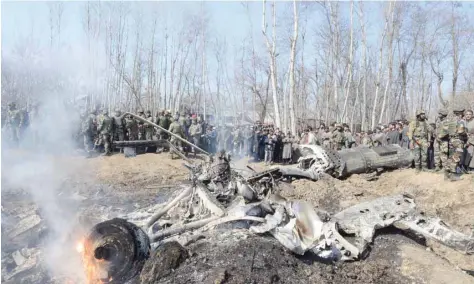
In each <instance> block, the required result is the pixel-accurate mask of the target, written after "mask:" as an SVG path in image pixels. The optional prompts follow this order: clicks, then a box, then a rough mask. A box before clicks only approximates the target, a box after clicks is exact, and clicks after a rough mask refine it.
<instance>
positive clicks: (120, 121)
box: [112, 109, 125, 153]
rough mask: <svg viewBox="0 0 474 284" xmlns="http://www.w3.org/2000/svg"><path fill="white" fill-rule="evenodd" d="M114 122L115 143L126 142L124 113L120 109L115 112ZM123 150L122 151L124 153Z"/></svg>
mask: <svg viewBox="0 0 474 284" xmlns="http://www.w3.org/2000/svg"><path fill="white" fill-rule="evenodd" d="M112 120H113V131H112V132H113V135H112V137H113V139H112V140H113V141H124V140H125V121H124V118H123V116H122V112H121V111H120V110H119V109H116V110H115V113H114V116H113V117H112ZM122 151H123V149H122V148H121V149H120V152H121V153H122Z"/></svg>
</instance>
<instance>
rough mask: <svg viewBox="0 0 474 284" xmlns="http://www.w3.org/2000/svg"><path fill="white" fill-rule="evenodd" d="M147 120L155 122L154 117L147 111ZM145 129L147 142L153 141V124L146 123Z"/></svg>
mask: <svg viewBox="0 0 474 284" xmlns="http://www.w3.org/2000/svg"><path fill="white" fill-rule="evenodd" d="M146 120H148V121H150V122H153V120H154V119H153V116H152V115H151V111H149V110H147V111H146ZM144 128H145V139H146V140H153V132H154V127H153V125H151V124H147V123H145V125H144Z"/></svg>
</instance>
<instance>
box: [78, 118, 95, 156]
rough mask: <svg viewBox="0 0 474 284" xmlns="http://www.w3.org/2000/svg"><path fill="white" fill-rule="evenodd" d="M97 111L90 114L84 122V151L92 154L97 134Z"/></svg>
mask: <svg viewBox="0 0 474 284" xmlns="http://www.w3.org/2000/svg"><path fill="white" fill-rule="evenodd" d="M96 119H97V118H96V115H95V111H91V112H89V114H88V115H85V116H84V118H83V120H82V125H81V128H82V129H81V130H82V136H83V138H84V150H85V151H86V152H87V153H90V152H91V150H92V149H93V143H94V140H95V136H96V133H97V120H96Z"/></svg>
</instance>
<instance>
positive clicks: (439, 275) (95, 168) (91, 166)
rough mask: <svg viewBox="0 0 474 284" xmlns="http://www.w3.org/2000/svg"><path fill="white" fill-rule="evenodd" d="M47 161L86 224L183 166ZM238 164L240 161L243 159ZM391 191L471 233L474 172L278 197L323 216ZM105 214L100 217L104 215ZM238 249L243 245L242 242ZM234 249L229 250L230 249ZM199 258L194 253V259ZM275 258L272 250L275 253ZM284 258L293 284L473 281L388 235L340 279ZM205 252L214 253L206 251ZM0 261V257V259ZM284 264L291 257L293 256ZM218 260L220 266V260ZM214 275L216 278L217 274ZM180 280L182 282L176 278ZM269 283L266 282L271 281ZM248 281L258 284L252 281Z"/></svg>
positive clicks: (439, 256)
mask: <svg viewBox="0 0 474 284" xmlns="http://www.w3.org/2000/svg"><path fill="white" fill-rule="evenodd" d="M54 159H55V162H56V163H58V164H62V163H64V165H66V164H67V166H68V167H70V168H71V169H72V170H71V174H70V175H69V178H68V181H67V184H68V187H67V188H65V189H64V190H65V191H69V194H73V195H74V196H76V197H77V196H79V197H78V198H76V199H78V200H80V202H81V204H82V205H83V207H84V208H85V209H83V210H82V211H81V212H83V213H84V212H89V213H88V214H89V215H90V216H89V217H90V219H89V220H88V222H87V223H89V224H93V222H97V221H99V220H100V219H101V218H102V219H103V218H110V217H113V216H114V214H118V213H124V212H127V211H131V210H134V209H136V208H138V207H140V206H149V205H152V204H154V203H160V202H163V201H165V200H166V198H167V196H169V194H171V193H172V192H173V190H175V186H176V185H178V184H180V183H183V181H184V180H185V179H186V178H187V176H188V171H187V169H186V168H185V167H183V165H182V164H183V161H182V160H180V159H176V160H171V159H170V158H169V156H168V155H167V154H144V155H138V156H137V157H134V158H124V157H123V155H118V154H117V155H113V156H110V157H97V158H91V159H85V158H83V157H80V156H77V157H62V158H57V157H56V158H54ZM239 163H245V161H240V162H239ZM2 166H3V165H2ZM251 166H252V167H253V168H255V169H264V168H265V167H264V166H263V165H261V164H252V165H251ZM2 179H3V177H2ZM397 193H409V194H411V195H412V196H413V197H414V198H415V201H416V203H417V205H418V208H419V209H420V210H423V211H424V212H426V213H427V214H429V215H436V216H439V217H440V218H442V219H443V220H444V221H446V222H447V223H448V224H450V225H451V226H452V227H453V228H455V229H457V230H459V231H461V232H463V233H465V234H471V233H472V232H473V229H474V175H465V176H463V179H462V180H461V181H458V182H448V181H444V179H443V175H442V174H436V173H425V172H423V173H420V174H416V173H415V171H413V170H410V169H405V170H399V171H393V172H387V173H382V175H381V176H380V177H379V179H378V180H375V181H367V180H365V179H364V178H363V177H362V176H358V175H354V176H351V177H350V178H348V179H346V180H337V179H332V178H327V179H324V180H320V181H318V182H312V181H308V180H297V181H294V182H293V183H292V187H285V190H284V191H283V192H282V195H283V196H285V197H287V198H289V199H301V200H306V201H309V202H310V203H312V204H313V205H314V206H315V207H318V208H321V209H323V210H326V211H328V212H330V213H336V212H337V211H339V210H341V209H343V208H347V207H349V206H351V205H354V204H356V203H359V202H363V201H368V200H372V199H374V198H377V197H380V196H385V195H392V194H397ZM5 197H7V199H5ZM9 197H10V195H7V194H5V193H4V191H3V190H2V214H3V209H4V208H5V210H8V208H9V207H10V206H9V204H8V198H9ZM163 199H164V200H163ZM111 208H112V209H111ZM12 210H13V209H12ZM113 210H115V211H113ZM112 211H113V212H112ZM12 212H13V211H12ZM106 212H107V214H105V213H106ZM111 212H112V213H111ZM102 213H104V214H105V215H103V216H102V217H101V218H97V215H100V214H102ZM78 214H79V213H78ZM94 217H96V219H94ZM2 226H3V222H2ZM242 245H249V244H248V242H244V243H243V244H242ZM255 246H256V247H258V246H261V247H271V248H272V250H275V249H276V248H278V250H279V249H280V247H278V246H276V247H275V246H274V244H273V243H271V244H269V243H263V244H262V245H255ZM3 247H4V244H3V241H2V248H3ZM203 247H204V248H205V250H208V249H210V248H212V245H209V244H207V245H204V246H203ZM240 248H241V246H240ZM237 249H238V248H235V250H237ZM221 250H222V252H226V250H228V252H233V253H235V252H234V248H222V249H221ZM282 250H283V249H282ZM197 251H198V256H196V255H195V256H196V257H195V258H194V260H193V258H192V257H191V260H190V261H191V262H190V263H192V262H193V261H198V262H199V261H200V259H201V258H202V253H203V250H199V249H197ZM199 253H200V254H201V256H199ZM282 253H283V252H278V253H275V255H278V254H282ZM283 254H284V256H285V257H286V258H285V257H283V256H282V259H283V260H282V261H280V262H285V261H287V262H288V263H289V264H290V265H293V266H294V267H295V268H294V269H293V271H296V272H295V273H296V274H297V276H298V277H301V278H298V277H297V278H295V279H303V278H304V275H305V273H306V274H307V276H310V275H313V276H311V277H310V278H311V279H313V280H314V281H316V282H318V283H342V282H346V283H377V277H381V278H380V279H385V281H384V283H407V281H411V282H412V283H474V277H472V276H469V275H468V274H466V273H465V272H463V271H462V270H461V269H460V268H462V269H465V270H474V257H473V256H465V255H462V254H460V253H458V252H456V251H453V250H451V249H448V248H445V247H443V246H441V245H439V244H437V243H432V242H428V248H426V247H424V246H421V245H419V244H417V243H415V242H413V241H411V240H409V239H408V238H407V237H405V236H391V235H390V234H389V235H382V236H378V237H377V238H376V239H375V244H374V249H373V251H372V252H371V255H369V258H368V259H367V260H363V261H360V262H357V263H352V264H341V266H345V265H347V268H340V269H339V270H338V271H343V272H344V273H345V275H346V276H345V277H342V278H341V277H337V276H334V277H333V278H331V277H329V276H327V277H326V276H321V275H322V274H325V273H333V274H334V273H335V272H334V271H332V269H333V268H330V267H329V268H324V267H322V266H320V265H321V264H318V263H313V264H305V265H306V266H303V267H300V266H301V263H300V262H301V261H302V260H298V259H297V258H294V260H289V259H290V257H289V256H291V255H290V254H288V253H287V252H285V253H283ZM212 255H217V254H214V253H213V254H212ZM228 255H229V254H227V256H228ZM210 256H211V255H210ZM271 257H272V256H271V254H269V256H268V257H267V258H268V259H265V260H264V261H270V259H271ZM3 258H4V257H3V254H2V262H3ZM205 258H206V261H209V256H208V257H205ZM244 258H246V257H244ZM291 259H293V258H292V256H291ZM245 261H248V260H245ZM262 261H263V260H262ZM223 262H224V261H221V263H223ZM280 262H279V263H280ZM187 263H188V262H187ZM226 263H227V262H226ZM280 264H281V263H280ZM216 265H218V264H216ZM229 265H230V264H229ZM282 265H283V264H282ZM308 265H309V266H308ZM382 266H383V267H382ZM190 267H192V265H190V264H187V265H185V266H183V268H180V269H178V271H182V272H183V273H191V271H189V270H190ZM199 267H200V268H199V269H201V268H202V269H204V268H205V267H207V266H206V265H201V266H199ZM308 267H309V268H308ZM311 267H312V268H311ZM202 269H201V270H202ZM227 269H228V271H227V272H226V273H228V274H230V275H234V276H233V277H234V278H233V279H238V278H235V277H237V276H236V275H235V274H232V268H231V267H227ZM272 269H273V270H272V271H273V272H275V271H278V267H273V268H272ZM308 269H309V270H308ZM331 271H332V272H331ZM361 271H362V272H361ZM371 271H372V272H373V273H372V272H371ZM374 271H375V272H374ZM390 271H391V272H390ZM201 272H202V271H201ZM217 272H219V273H221V272H222V271H217ZM224 272H225V271H224ZM273 272H272V273H273ZM284 273H285V277H289V275H290V274H291V271H286V270H285V272H284ZM361 273H362V274H363V273H366V274H367V275H371V276H370V277H369V276H367V277H366V278H364V277H362V278H360V277H359V279H357V274H361ZM377 273H379V274H380V275H378V274H377ZM386 273H389V274H390V275H398V276H399V277H398V278H393V277H392V278H390V277H388V276H387V277H388V278H384V277H386V276H384V275H385V274H386ZM351 274H354V275H355V276H354V277H355V278H351V277H350V275H351ZM347 275H349V276H347ZM374 275H375V276H374ZM377 275H378V276H377ZM2 276H3V271H2ZM173 277H174V276H173ZM280 277H281V275H280ZM231 278H232V277H231ZM172 279H177V278H169V277H168V278H167V281H168V282H170V283H172V282H173V281H172ZM180 279H184V278H182V277H181V278H180ZM258 279H259V278H258ZM258 279H254V280H258ZM288 279H290V278H288ZM344 279H346V280H344ZM351 279H352V280H351ZM187 280H191V279H187ZM187 280H186V281H187ZM201 280H202V279H201ZM183 281H184V280H183ZM186 281H184V282H186ZM268 281H269V283H273V280H268ZM341 281H342V282H341ZM184 282H183V283H184ZM237 282H238V281H237ZM237 282H235V283H237ZM264 282H267V281H264ZM276 282H278V281H276ZM217 283H220V282H217ZM222 283H224V282H222ZM230 283H233V282H232V281H231V282H230ZM255 283H258V281H257V282H255ZM278 283H288V282H286V281H283V278H282V279H281V281H279V282H278ZM293 283H299V282H298V281H297V282H293Z"/></svg>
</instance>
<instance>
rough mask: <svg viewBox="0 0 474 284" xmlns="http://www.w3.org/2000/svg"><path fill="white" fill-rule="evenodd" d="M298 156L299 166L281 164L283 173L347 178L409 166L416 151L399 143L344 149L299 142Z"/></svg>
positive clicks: (299, 175) (311, 177)
mask: <svg viewBox="0 0 474 284" xmlns="http://www.w3.org/2000/svg"><path fill="white" fill-rule="evenodd" d="M296 159H297V161H298V164H297V165H295V166H286V167H279V169H280V172H281V173H282V174H283V175H284V176H290V177H300V178H308V179H311V180H318V179H320V177H321V176H322V175H325V174H329V175H331V176H332V177H335V178H344V177H348V176H350V175H351V174H361V173H369V172H373V171H376V170H381V169H382V170H391V169H398V168H403V167H407V166H409V165H410V164H411V163H412V161H413V154H412V153H411V151H410V150H409V149H405V148H402V147H400V146H398V145H387V146H380V147H375V148H368V147H356V148H352V149H344V150H341V151H334V150H331V149H327V148H324V147H321V146H317V145H299V146H298V149H297V151H296Z"/></svg>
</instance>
